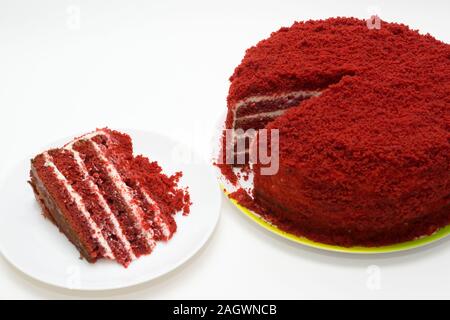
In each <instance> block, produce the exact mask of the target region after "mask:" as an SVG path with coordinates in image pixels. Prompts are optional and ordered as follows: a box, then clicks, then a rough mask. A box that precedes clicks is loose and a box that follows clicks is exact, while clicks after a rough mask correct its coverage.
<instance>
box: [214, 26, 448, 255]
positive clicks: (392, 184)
mask: <svg viewBox="0 0 450 320" xmlns="http://www.w3.org/2000/svg"><path fill="white" fill-rule="evenodd" d="M230 80H231V87H230V90H229V96H228V115H227V120H226V128H227V129H231V130H232V131H234V132H235V134H234V135H233V140H232V142H231V144H230V143H229V141H228V142H227V143H228V146H230V145H231V147H229V149H231V151H232V152H233V153H234V156H236V152H238V153H239V152H241V153H247V152H248V147H249V146H247V148H246V149H241V150H237V149H236V148H235V147H236V140H237V139H239V135H242V131H244V130H247V129H262V128H266V129H268V130H269V131H270V130H273V129H276V130H279V170H278V172H277V173H276V174H272V175H264V174H261V170H260V169H261V167H262V164H260V163H258V162H257V163H255V164H254V166H253V167H252V169H253V170H252V171H253V172H254V189H253V195H252V196H253V198H254V202H255V204H257V205H258V206H259V207H260V208H261V210H262V211H264V212H266V218H267V219H269V220H270V221H272V222H273V223H275V224H277V225H278V226H280V228H282V229H284V230H286V231H288V232H291V233H294V234H297V235H300V236H306V237H308V238H310V239H312V240H316V241H319V242H323V243H329V244H336V245H341V246H356V245H362V246H381V245H388V244H393V243H398V242H403V241H407V240H411V239H414V238H417V237H420V236H424V235H429V234H432V233H434V232H435V231H436V230H438V229H440V228H441V227H444V226H446V225H448V224H450V46H449V45H448V44H445V43H443V42H441V41H438V40H436V39H435V38H433V37H432V36H430V35H428V34H427V35H421V34H419V33H418V32H417V31H414V30H411V29H409V28H408V27H407V26H405V25H402V24H396V23H387V22H384V21H381V25H380V28H379V29H377V28H369V27H368V25H367V23H366V21H364V20H359V19H355V18H332V19H327V20H319V21H307V22H297V23H294V24H293V25H292V26H291V27H289V28H281V29H280V30H279V31H277V32H275V33H273V34H272V35H271V36H270V37H269V38H268V39H266V40H263V41H261V42H259V43H258V44H257V45H256V46H254V47H252V48H250V49H248V50H247V52H246V55H245V57H244V59H243V61H242V63H241V64H240V65H239V66H238V67H237V68H236V70H235V72H234V74H233V76H232V77H231V79H230ZM239 129H241V130H239ZM233 143H234V144H233ZM224 149H226V148H224ZM226 151H227V152H230V150H226ZM231 166H233V164H231ZM226 167H227V166H225V165H222V169H223V172H224V173H225V174H228V176H229V178H230V180H233V179H235V177H233V176H232V174H231V173H230V172H231V171H227V170H226Z"/></svg>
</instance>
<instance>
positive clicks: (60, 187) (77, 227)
mask: <svg viewBox="0 0 450 320" xmlns="http://www.w3.org/2000/svg"><path fill="white" fill-rule="evenodd" d="M50 152H51V151H50ZM32 165H33V167H34V170H35V172H36V173H37V175H38V178H39V180H40V181H41V182H42V183H43V184H44V185H45V187H46V190H47V192H48V194H49V195H50V196H51V198H52V200H53V201H54V202H56V203H57V205H58V208H59V210H61V212H62V214H63V215H64V217H62V218H60V219H63V220H64V221H65V223H66V224H68V227H69V228H70V230H71V231H73V232H75V233H76V234H77V240H78V243H74V245H75V246H77V247H81V250H82V251H83V252H84V253H85V254H87V256H86V259H88V261H89V262H95V261H96V260H98V259H99V258H102V257H103V255H104V252H103V250H102V248H101V246H100V245H99V243H98V241H97V240H96V239H94V238H93V237H92V235H91V230H90V228H89V225H88V223H87V221H86V219H85V218H84V216H82V214H81V213H80V211H79V209H78V206H77V204H76V203H75V202H74V201H73V200H72V198H71V196H70V194H69V192H68V191H67V189H66V188H65V186H64V184H63V183H62V182H61V181H60V180H58V178H57V177H56V175H55V171H54V169H53V168H52V167H50V166H47V165H46V161H45V158H44V155H43V154H40V155H38V156H36V157H35V158H34V160H33V161H32ZM53 221H55V220H53ZM58 227H59V226H58ZM60 230H61V231H62V230H63V229H62V228H61V227H60ZM70 238H71V237H69V239H70ZM71 241H74V240H73V238H72V240H71Z"/></svg>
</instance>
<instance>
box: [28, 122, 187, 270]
mask: <svg viewBox="0 0 450 320" xmlns="http://www.w3.org/2000/svg"><path fill="white" fill-rule="evenodd" d="M30 175H31V179H30V184H31V186H32V187H33V190H34V193H35V196H36V199H37V200H38V202H39V204H40V205H41V207H42V210H43V213H44V216H45V217H47V218H48V219H50V220H51V221H52V222H53V223H54V224H55V225H56V226H57V227H58V228H59V230H60V231H61V232H63V233H64V234H65V235H66V236H67V238H68V239H69V240H70V241H71V242H72V243H73V244H74V245H75V246H76V247H77V249H78V250H79V251H80V253H81V255H82V256H83V257H84V258H85V259H86V260H87V261H89V262H96V261H97V260H98V259H101V258H106V259H111V260H116V261H117V262H118V263H120V264H122V265H123V266H125V267H126V266H128V265H129V264H130V262H131V261H133V260H134V259H136V258H138V257H139V256H142V255H146V254H149V253H150V252H151V251H152V250H153V248H154V246H155V244H156V242H157V241H159V240H163V241H167V240H169V239H170V238H171V237H172V235H173V233H174V232H175V231H176V229H177V225H176V222H175V220H174V217H173V216H174V214H175V213H177V212H179V211H183V212H184V214H187V213H188V212H189V205H190V200H189V193H188V192H187V190H184V189H180V188H179V187H178V186H177V183H178V181H179V179H180V177H181V173H177V174H175V175H173V176H171V177H168V176H166V175H165V174H163V173H162V169H161V168H160V167H159V165H158V164H157V163H156V162H150V161H149V160H148V159H147V158H145V157H143V156H136V157H135V156H133V147H132V142H131V138H130V137H129V136H128V135H127V134H124V133H120V132H117V131H113V130H110V129H107V128H105V129H99V130H97V131H95V132H92V133H89V134H86V135H84V136H81V137H79V138H77V139H75V140H73V141H71V142H70V143H68V144H67V145H66V146H64V147H63V148H59V149H52V150H48V151H46V152H44V153H41V154H39V155H37V156H36V157H35V158H34V159H33V160H32V161H31V173H30Z"/></svg>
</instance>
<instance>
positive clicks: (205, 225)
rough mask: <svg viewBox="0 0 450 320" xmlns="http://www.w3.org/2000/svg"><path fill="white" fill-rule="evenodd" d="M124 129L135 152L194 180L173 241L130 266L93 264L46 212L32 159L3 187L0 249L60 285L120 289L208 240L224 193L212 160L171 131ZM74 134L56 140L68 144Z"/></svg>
mask: <svg viewBox="0 0 450 320" xmlns="http://www.w3.org/2000/svg"><path fill="white" fill-rule="evenodd" d="M123 132H126V133H128V134H130V136H131V137H132V139H133V143H134V151H135V154H143V155H146V156H148V157H149V158H150V159H151V160H156V161H158V162H159V164H160V165H161V166H162V168H163V170H164V172H165V173H168V174H172V173H174V172H176V171H180V170H181V171H183V178H182V179H181V185H182V186H189V192H190V194H191V201H192V202H193V204H192V206H191V213H190V214H189V215H188V216H182V215H181V214H178V215H177V217H176V222H177V224H178V230H177V232H176V233H175V235H174V236H173V238H172V239H171V240H170V241H169V242H167V243H162V242H159V243H158V245H157V246H156V248H155V250H154V251H153V253H152V254H150V255H148V256H144V257H141V258H140V259H138V260H136V261H134V262H133V263H131V265H130V266H129V267H128V268H127V269H125V268H123V267H122V266H121V265H119V264H118V263H115V262H112V261H107V260H105V261H99V262H97V263H96V264H90V263H88V262H86V261H85V260H81V259H79V256H80V255H79V253H78V251H77V250H76V249H75V247H74V246H73V245H72V244H71V243H70V242H69V241H68V240H67V239H66V237H65V236H64V235H63V234H62V233H60V232H59V231H58V230H57V228H56V227H55V226H54V225H53V224H52V223H50V222H49V221H48V220H47V219H44V218H43V216H42V215H41V212H40V208H39V206H38V205H37V203H36V201H35V199H34V195H33V192H32V190H31V187H30V186H28V184H27V180H28V175H29V169H30V163H29V160H28V159H27V160H24V161H22V162H21V163H20V164H19V165H17V166H16V167H15V169H13V170H12V171H11V172H10V173H9V175H8V176H7V177H6V179H5V180H3V184H2V186H1V187H0V197H1V202H0V250H1V252H2V254H3V255H4V257H5V258H6V259H7V260H8V261H9V262H10V263H11V264H12V265H14V266H15V267H16V268H18V269H19V270H21V271H22V272H24V273H25V274H27V275H29V276H30V277H32V278H35V279H37V280H40V281H42V282H45V283H47V284H51V285H54V286H58V287H64V288H69V289H77V290H106V289H117V288H123V287H127V286H132V285H137V284H140V283H143V282H146V281H149V280H152V279H155V278H157V277H159V276H162V275H164V274H166V273H168V272H170V271H172V270H173V269H175V268H176V267H178V266H180V265H181V264H182V263H184V262H186V261H187V260H188V259H189V258H191V257H192V256H194V255H195V253H196V252H197V251H198V250H199V249H200V248H201V247H202V246H203V245H204V244H205V243H206V241H207V240H208V239H209V237H210V236H211V234H212V232H213V230H214V228H215V226H216V224H217V221H218V218H219V214H220V202H221V199H222V197H221V194H220V190H219V189H218V188H217V182H216V180H215V178H214V174H213V173H212V169H211V168H210V165H209V164H207V163H201V161H199V160H198V159H199V157H195V156H193V154H192V153H191V151H189V150H188V149H187V148H185V147H184V146H183V145H180V144H178V143H176V142H174V141H172V140H171V139H169V138H167V137H164V136H160V135H158V134H154V133H151V132H141V131H133V130H123ZM69 140H70V138H69V139H64V140H61V141H58V142H56V143H54V144H52V145H51V146H62V145H63V144H64V143H65V142H68V141H69ZM45 149H46V148H45V147H44V148H43V151H44V150H45ZM195 162H196V163H195Z"/></svg>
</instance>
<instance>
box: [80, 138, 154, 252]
mask: <svg viewBox="0 0 450 320" xmlns="http://www.w3.org/2000/svg"><path fill="white" fill-rule="evenodd" d="M74 149H75V150H77V151H78V152H80V154H81V156H82V157H83V160H84V162H85V164H86V167H87V169H88V171H89V174H90V176H92V178H93V180H94V182H95V184H97V186H98V188H99V189H100V192H101V193H102V195H103V197H104V198H105V199H106V201H107V202H108V204H109V206H110V208H111V211H112V212H113V213H114V215H115V216H116V218H117V220H118V221H119V224H120V226H121V228H122V230H123V232H124V233H125V235H126V237H127V239H128V241H129V242H130V244H131V247H132V249H133V252H134V254H135V255H136V256H137V257H139V256H141V255H144V254H148V253H150V252H151V251H152V247H151V246H150V245H149V244H148V242H147V240H146V239H145V237H144V236H143V235H142V233H141V231H140V230H139V229H138V228H137V227H136V226H138V225H139V222H138V221H136V220H135V219H134V218H133V214H132V213H131V212H130V208H129V207H128V206H127V204H126V202H125V200H124V199H123V198H122V196H121V195H120V193H119V190H117V187H116V186H115V185H114V182H113V181H112V180H111V178H110V177H109V175H108V172H107V169H106V164H105V163H104V162H103V160H101V159H100V158H99V156H98V155H97V153H96V152H95V149H94V147H93V146H92V142H90V141H85V140H81V141H79V142H77V143H75V145H74Z"/></svg>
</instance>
